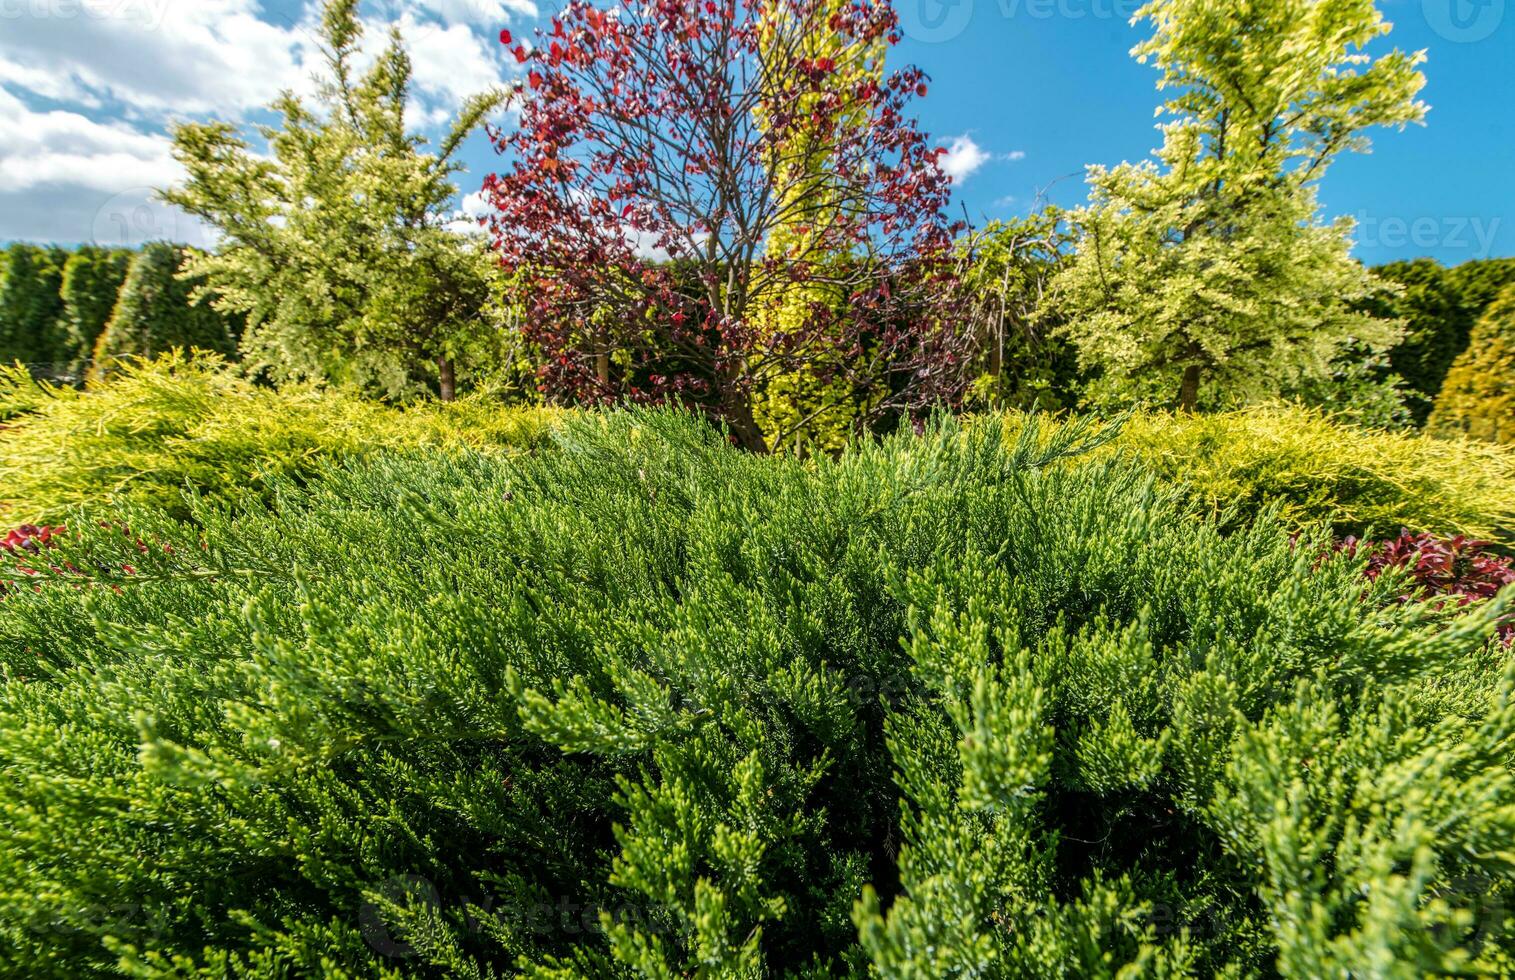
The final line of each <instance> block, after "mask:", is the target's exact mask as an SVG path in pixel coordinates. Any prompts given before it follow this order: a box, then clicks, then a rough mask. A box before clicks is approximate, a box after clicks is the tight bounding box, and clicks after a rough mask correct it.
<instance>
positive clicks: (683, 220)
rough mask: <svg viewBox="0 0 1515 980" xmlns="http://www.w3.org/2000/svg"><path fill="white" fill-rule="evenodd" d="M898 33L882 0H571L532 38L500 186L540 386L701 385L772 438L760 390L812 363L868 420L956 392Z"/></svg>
mask: <svg viewBox="0 0 1515 980" xmlns="http://www.w3.org/2000/svg"><path fill="white" fill-rule="evenodd" d="M501 40H502V41H503V42H505V43H507V44H509V43H511V42H512V39H511V38H510V36H509V34H508V32H507V33H502V35H501ZM898 40H899V35H898V33H897V22H896V17H895V14H894V12H893V10H892V8H891V7H890V6H889V4H888V2H887V0H856V2H839V0H752V2H746V0H655V2H642V0H619V2H618V3H616V4H615V5H613V6H612V7H611V8H610V9H602V8H600V7H596V6H594V5H592V4H591V3H587V2H584V0H572V2H570V3H569V4H568V6H567V7H566V9H565V10H563V11H562V13H561V14H560V15H559V16H557V17H555V18H554V19H553V20H552V22H551V28H550V30H542V31H539V32H538V37H537V39H536V42H535V45H534V46H533V47H532V48H530V49H528V48H527V47H526V46H525V45H516V47H515V49H514V50H515V55H516V57H517V59H519V60H520V61H522V62H523V63H525V65H526V67H527V79H528V80H529V81H528V83H527V84H526V85H524V86H523V87H522V90H521V100H520V124H519V126H518V127H516V128H514V129H512V130H509V131H495V132H494V134H493V135H494V138H495V141H496V145H497V147H498V149H499V150H500V152H501V153H502V154H504V155H505V157H506V165H505V166H504V167H503V168H502V172H501V173H499V174H494V175H491V176H490V177H488V178H487V179H486V181H485V193H486V196H487V197H488V199H489V200H490V201H491V202H492V204H493V213H492V215H491V217H490V219H489V225H490V229H491V235H492V239H493V242H494V245H495V247H496V249H497V250H498V252H499V255H500V258H501V261H502V264H503V265H504V266H505V267H506V269H507V270H508V271H510V272H512V273H515V274H516V275H517V282H519V283H523V284H524V285H525V289H524V290H523V293H522V295H524V297H525V302H526V303H527V304H528V309H527V311H526V315H525V317H524V318H523V322H524V323H525V328H524V329H525V330H526V332H527V334H528V337H529V339H530V340H531V341H532V342H533V343H535V344H536V345H537V346H538V347H539V348H540V349H541V351H542V353H543V355H544V364H543V366H542V367H541V369H540V371H539V379H540V383H541V385H542V387H543V389H544V390H545V391H546V392H547V393H548V394H549V395H551V396H553V397H555V398H557V399H559V400H564V401H577V402H602V401H611V400H628V401H638V402H656V401H667V400H679V401H683V402H685V403H688V404H691V405H698V406H701V407H703V408H704V409H706V410H707V411H709V412H711V413H712V414H713V415H715V416H717V417H718V418H720V419H723V420H724V421H725V422H726V423H727V424H728V425H729V426H730V429H731V431H732V433H733V435H734V436H735V438H736V439H737V440H738V441H740V442H741V443H742V444H743V445H745V446H747V447H749V448H752V449H758V450H761V449H765V448H769V439H770V438H771V437H766V438H765V435H764V433H763V432H762V430H761V429H760V427H759V425H758V424H757V422H756V420H755V418H754V410H753V409H754V398H755V397H759V396H760V395H761V393H762V392H763V389H764V386H765V385H766V384H767V383H768V382H769V381H771V380H772V379H775V378H779V377H793V375H794V372H796V371H797V370H800V369H802V368H803V369H804V370H805V371H806V372H807V376H808V377H811V378H813V379H815V380H816V381H817V382H818V383H825V384H834V383H835V382H837V381H838V380H839V379H840V380H841V381H843V382H845V385H844V387H846V386H850V387H851V389H852V390H854V391H855V392H856V393H857V404H858V406H859V407H860V411H859V413H858V421H859V422H860V423H863V424H866V423H869V422H872V421H874V420H876V419H878V418H880V417H884V416H888V415H894V416H898V415H900V414H904V413H911V412H917V411H920V410H921V409H923V408H925V407H926V406H928V405H931V404H933V403H938V402H946V403H951V402H953V401H954V400H955V399H956V398H957V397H958V395H959V393H960V392H961V389H962V387H963V384H964V381H965V377H964V375H965V370H966V368H965V358H964V356H963V350H962V348H963V345H964V344H965V343H967V337H966V333H967V332H966V331H964V330H961V329H960V328H959V327H957V326H956V325H954V324H952V323H951V320H950V318H949V317H948V316H947V315H946V312H947V307H948V306H949V305H950V299H949V297H950V295H951V288H952V285H953V281H954V272H953V268H952V264H951V261H950V258H949V246H950V244H951V237H952V234H953V231H954V229H953V228H952V227H950V226H949V224H948V221H947V218H946V207H947V204H948V198H949V186H950V180H949V178H948V177H947V176H946V175H945V174H944V173H943V172H942V170H941V168H940V166H939V165H938V156H939V155H940V153H941V152H942V151H941V150H940V149H938V148H936V147H934V146H932V145H931V144H930V143H929V142H928V140H927V138H926V137H925V136H924V135H923V134H922V133H921V132H920V131H919V129H917V127H916V123H915V121H914V119H913V118H912V117H911V116H910V115H909V112H908V110H909V103H910V100H911V99H912V98H913V97H916V96H919V95H924V94H925V90H926V83H925V78H924V76H923V75H922V73H921V72H920V71H919V70H917V69H914V68H907V69H902V70H899V71H896V72H893V73H891V74H888V75H885V73H884V72H883V70H882V58H883V53H884V51H886V50H887V49H888V48H889V47H890V46H892V45H893V44H895V43H897V42H898ZM776 232H781V234H778V235H776V234H775V233H776ZM797 296H798V297H801V298H802V299H801V310H800V313H801V315H799V316H795V315H794V313H793V311H794V308H795V302H796V297H797ZM781 309H782V310H786V311H788V312H787V313H785V315H782V316H780V315H777V314H776V311H778V310H781ZM775 441H777V440H775Z"/></svg>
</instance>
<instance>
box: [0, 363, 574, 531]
mask: <svg viewBox="0 0 1515 980" xmlns="http://www.w3.org/2000/svg"><path fill="white" fill-rule="evenodd" d="M7 406H14V407H15V408H14V411H15V412H16V413H18V414H15V415H14V416H13V417H12V418H11V420H10V422H9V423H8V424H9V425H10V426H11V429H10V430H9V431H6V432H4V433H3V434H0V502H3V503H4V504H6V505H8V509H7V510H5V511H4V512H3V513H4V517H5V520H6V521H8V522H9V523H11V524H17V523H22V522H33V523H43V522H47V521H51V520H58V519H61V518H63V517H65V516H66V515H67V514H68V512H69V510H70V509H71V508H72V507H74V506H76V505H79V504H86V503H113V502H118V501H120V500H121V499H123V498H124V497H125V496H127V495H130V496H132V497H135V498H138V499H143V500H147V501H151V502H155V503H157V504H159V505H162V506H164V507H167V508H169V509H170V510H171V511H172V512H173V513H175V514H177V515H180V516H183V515H184V514H187V513H188V509H187V508H188V505H187V503H186V502H185V500H184V495H185V493H186V492H189V491H192V492H194V493H198V494H203V495H207V496H210V497H214V498H237V497H243V496H247V495H252V496H259V495H264V494H266V493H268V492H269V487H270V486H271V485H272V482H273V481H275V480H277V479H279V478H282V477H295V478H300V477H304V476H306V475H308V474H310V473H312V472H314V470H315V469H316V468H317V467H318V466H319V464H320V463H321V462H322V461H323V460H330V459H336V458H352V457H360V456H364V455H368V454H370V453H373V452H376V451H381V450H386V449H387V450H392V451H404V450H409V449H414V448H418V447H424V446H441V447H448V448H453V449H460V448H464V447H468V448H478V449H484V448H498V449H508V448H521V449H526V448H530V447H532V446H534V445H536V444H538V443H539V442H541V441H542V440H543V439H544V437H545V433H546V431H547V429H548V428H549V427H550V426H551V425H552V424H553V420H554V418H555V414H554V413H553V412H551V411H550V410H546V409H540V408H510V407H505V406H501V405H499V404H498V403H495V402H491V401H488V400H486V399H484V398H471V399H464V400H461V401H458V402H453V403H449V404H445V405H444V404H441V403H425V404H421V405H417V406H414V407H410V408H394V407H389V406H385V405H383V404H380V403H377V402H373V401H369V400H366V399H362V398H359V397H355V396H352V395H347V394H344V393H341V392H338V391H334V390H331V389H317V388H298V387H290V388H283V389H273V388H268V387H263V386H259V385H254V384H252V383H250V382H248V381H246V380H245V379H243V378H241V377H239V376H238V375H236V374H234V373H232V372H230V371H228V370H227V369H226V365H225V364H224V363H223V362H222V361H221V360H220V359H218V358H217V357H215V356H212V355H207V354H197V355H183V354H179V353H174V354H172V355H168V356H165V357H162V358H159V359H157V360H153V361H140V360H137V361H128V362H125V364H124V365H123V366H122V368H121V370H120V371H119V372H118V374H116V375H113V376H112V377H111V379H109V380H108V381H106V382H103V383H100V384H97V385H95V386H93V387H92V388H91V389H90V390H88V391H84V392H79V391H76V390H74V389H71V388H53V387H50V386H45V385H42V386H39V385H37V384H36V383H34V382H32V381H31V380H30V379H29V378H28V377H27V376H26V375H25V373H24V372H17V371H10V372H0V415H3V412H4V410H5V409H6V407H7Z"/></svg>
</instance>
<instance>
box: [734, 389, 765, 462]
mask: <svg viewBox="0 0 1515 980" xmlns="http://www.w3.org/2000/svg"><path fill="white" fill-rule="evenodd" d="M724 408H725V411H724V414H725V417H726V424H727V425H729V426H731V434H732V435H734V436H736V441H737V443H738V444H739V445H740V446H741V447H742V448H743V449H746V450H748V451H750V452H754V453H766V452H768V440H767V439H766V438H764V437H763V430H762V428H761V427H759V425H758V424H757V419H755V418H754V417H753V415H752V403H751V402H750V401H749V400H748V399H747V398H746V397H745V396H737V397H736V398H732V399H728V400H727V402H726V405H725V406H724Z"/></svg>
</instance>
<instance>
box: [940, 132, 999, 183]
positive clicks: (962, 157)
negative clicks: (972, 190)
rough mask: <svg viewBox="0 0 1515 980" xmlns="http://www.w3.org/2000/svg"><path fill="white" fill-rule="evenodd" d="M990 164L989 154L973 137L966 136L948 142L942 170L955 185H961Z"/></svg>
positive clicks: (943, 156)
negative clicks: (978, 170)
mask: <svg viewBox="0 0 1515 980" xmlns="http://www.w3.org/2000/svg"><path fill="white" fill-rule="evenodd" d="M988 162H989V154H988V153H986V152H985V151H984V149H983V147H981V146H979V145H978V144H977V143H975V142H974V141H973V137H971V136H968V135H967V134H964V135H962V136H954V137H953V138H952V140H951V141H950V142H948V144H947V152H946V153H944V154H943V155H942V158H941V168H942V170H943V171H944V172H945V173H946V174H947V176H948V177H951V178H952V182H953V183H954V184H961V183H962V182H963V181H965V180H967V179H968V177H969V176H970V175H971V174H972V173H973V172H974V171H975V170H977V169H978V168H980V167H982V166H983V165H984V164H986V163H988Z"/></svg>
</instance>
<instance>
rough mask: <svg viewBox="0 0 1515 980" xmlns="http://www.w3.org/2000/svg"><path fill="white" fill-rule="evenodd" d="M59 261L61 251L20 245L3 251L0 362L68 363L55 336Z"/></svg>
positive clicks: (0, 292) (59, 305) (0, 288)
mask: <svg viewBox="0 0 1515 980" xmlns="http://www.w3.org/2000/svg"><path fill="white" fill-rule="evenodd" d="M64 259H65V253H64V252H63V251H62V250H61V249H57V248H44V247H42V246H40V245H28V244H26V243H23V242H15V243H13V244H11V245H10V246H9V247H8V248H7V249H6V250H5V263H4V276H3V278H0V361H3V362H4V363H7V364H9V363H11V362H14V361H21V362H22V363H25V364H32V365H37V366H41V367H47V368H51V367H52V366H53V365H55V364H57V363H58V362H60V361H64V360H67V357H66V355H65V354H64V344H63V340H62V338H61V337H60V336H59V333H58V316H59V314H60V313H61V312H62V307H63V301H62V300H61V299H60V298H59V295H58V288H59V284H60V280H61V277H62V272H63V270H62V267H63V262H64Z"/></svg>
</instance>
